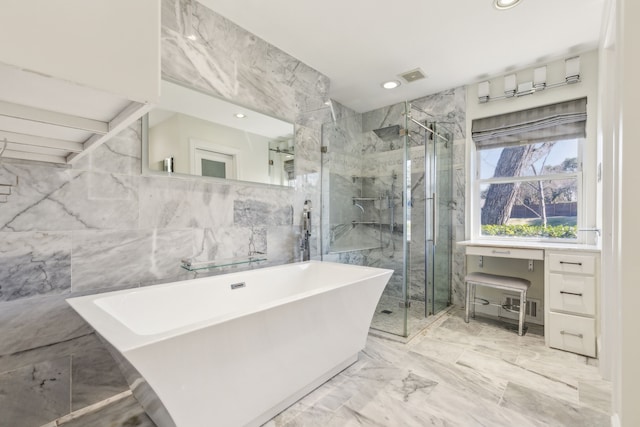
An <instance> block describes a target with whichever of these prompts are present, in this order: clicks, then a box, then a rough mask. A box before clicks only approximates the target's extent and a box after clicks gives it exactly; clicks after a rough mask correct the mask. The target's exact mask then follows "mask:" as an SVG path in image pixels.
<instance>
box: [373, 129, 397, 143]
mask: <svg viewBox="0 0 640 427" xmlns="http://www.w3.org/2000/svg"><path fill="white" fill-rule="evenodd" d="M373 132H374V133H375V134H376V135H377V136H378V138H380V139H381V140H383V141H391V140H392V139H396V138H397V137H399V136H400V125H392V126H387V127H385V128H379V129H374V130H373Z"/></svg>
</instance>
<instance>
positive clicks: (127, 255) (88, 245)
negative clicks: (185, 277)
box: [71, 229, 194, 292]
mask: <svg viewBox="0 0 640 427" xmlns="http://www.w3.org/2000/svg"><path fill="white" fill-rule="evenodd" d="M193 238H194V236H193V230H190V229H186V230H164V229H153V230H117V231H79V232H74V234H73V255H72V258H71V259H72V263H73V280H72V289H73V291H74V292H87V291H89V290H98V289H100V290H108V289H115V288H123V287H135V286H139V285H140V284H141V283H143V282H145V283H149V282H153V281H154V280H159V279H163V278H174V277H177V276H180V274H181V271H180V260H181V259H183V258H186V257H189V255H190V254H191V250H192V248H193Z"/></svg>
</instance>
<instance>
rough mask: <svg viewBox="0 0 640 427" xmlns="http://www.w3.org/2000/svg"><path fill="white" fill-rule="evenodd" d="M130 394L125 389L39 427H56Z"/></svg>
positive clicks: (129, 391) (130, 394)
mask: <svg viewBox="0 0 640 427" xmlns="http://www.w3.org/2000/svg"><path fill="white" fill-rule="evenodd" d="M129 396H132V392H131V390H126V391H123V392H122V393H118V394H116V395H113V396H111V397H109V398H107V399H104V400H101V401H100V402H96V403H94V404H93V405H89V406H85V407H84V408H82V409H78V410H77V411H73V412H70V413H69V414H67V415H64V416H62V417H60V418H58V419H56V420H53V421H50V422H48V423H46V424H43V425H42V426H40V427H58V426H61V425H64V424H65V423H68V422H69V421H73V420H75V419H77V418H79V417H82V416H84V415H87V414H90V413H92V412H97V411H99V410H101V409H103V408H105V407H107V406H109V405H111V404H112V403H115V402H117V401H119V400H122V399H124V398H126V397H129Z"/></svg>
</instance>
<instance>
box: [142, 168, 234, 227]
mask: <svg viewBox="0 0 640 427" xmlns="http://www.w3.org/2000/svg"><path fill="white" fill-rule="evenodd" d="M232 223H233V197H232V184H222V185H221V184H219V183H213V182H209V181H202V180H197V179H181V178H172V177H143V178H141V179H140V228H174V229H175V228H178V229H182V228H212V227H224V226H226V225H230V224H232Z"/></svg>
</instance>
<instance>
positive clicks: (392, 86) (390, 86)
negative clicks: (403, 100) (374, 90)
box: [382, 80, 400, 89]
mask: <svg viewBox="0 0 640 427" xmlns="http://www.w3.org/2000/svg"><path fill="white" fill-rule="evenodd" d="M398 86H400V82H399V81H397V80H389V81H388V82H384V83H382V87H383V88H385V89H395V88H397V87H398Z"/></svg>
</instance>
